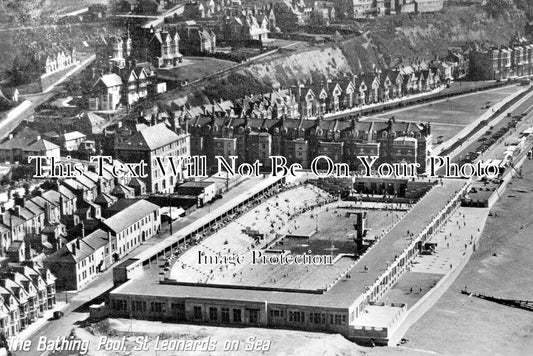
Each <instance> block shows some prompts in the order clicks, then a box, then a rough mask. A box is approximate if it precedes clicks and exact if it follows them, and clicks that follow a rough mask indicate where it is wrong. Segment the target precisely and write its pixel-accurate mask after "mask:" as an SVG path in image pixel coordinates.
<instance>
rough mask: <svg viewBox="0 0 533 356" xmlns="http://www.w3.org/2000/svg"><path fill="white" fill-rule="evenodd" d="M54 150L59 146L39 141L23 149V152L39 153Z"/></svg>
mask: <svg viewBox="0 0 533 356" xmlns="http://www.w3.org/2000/svg"><path fill="white" fill-rule="evenodd" d="M56 148H59V146H58V145H56V144H55V143H52V142H49V141H46V140H43V139H40V140H38V141H35V142H34V143H32V144H31V145H29V146H28V147H25V148H24V151H39V152H42V151H50V150H54V149H56Z"/></svg>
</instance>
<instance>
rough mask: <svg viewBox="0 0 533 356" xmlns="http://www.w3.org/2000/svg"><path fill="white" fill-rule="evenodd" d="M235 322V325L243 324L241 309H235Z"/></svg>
mask: <svg viewBox="0 0 533 356" xmlns="http://www.w3.org/2000/svg"><path fill="white" fill-rule="evenodd" d="M233 322H234V323H242V316H241V310H240V309H233Z"/></svg>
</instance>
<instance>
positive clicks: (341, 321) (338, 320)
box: [330, 314, 346, 325]
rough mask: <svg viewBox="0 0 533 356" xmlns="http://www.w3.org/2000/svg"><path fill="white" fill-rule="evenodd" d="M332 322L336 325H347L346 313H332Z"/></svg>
mask: <svg viewBox="0 0 533 356" xmlns="http://www.w3.org/2000/svg"><path fill="white" fill-rule="evenodd" d="M330 322H331V324H334V325H346V315H339V314H335V315H331V318H330Z"/></svg>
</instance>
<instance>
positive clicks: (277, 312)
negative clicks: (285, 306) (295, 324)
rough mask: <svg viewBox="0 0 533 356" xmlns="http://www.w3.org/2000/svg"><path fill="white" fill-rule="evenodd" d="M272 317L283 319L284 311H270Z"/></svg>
mask: <svg viewBox="0 0 533 356" xmlns="http://www.w3.org/2000/svg"><path fill="white" fill-rule="evenodd" d="M270 316H271V317H274V318H279V317H281V318H283V310H275V309H274V310H270Z"/></svg>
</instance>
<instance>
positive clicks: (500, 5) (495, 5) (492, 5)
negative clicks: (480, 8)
mask: <svg viewBox="0 0 533 356" xmlns="http://www.w3.org/2000/svg"><path fill="white" fill-rule="evenodd" d="M509 9H510V5H509V3H508V2H507V1H506V0H489V1H488V2H487V4H486V5H485V11H486V12H487V14H488V15H489V16H490V17H493V18H498V17H500V16H501V15H502V14H503V13H505V12H507V11H508V10H509Z"/></svg>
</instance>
